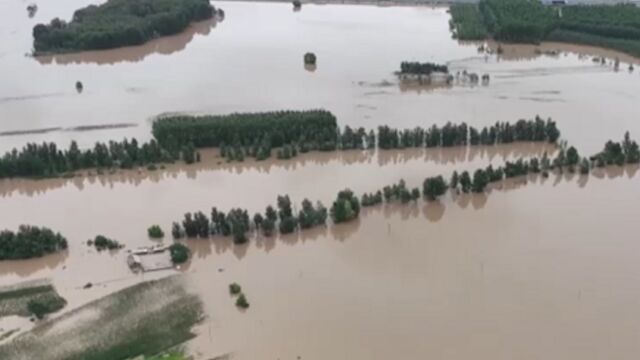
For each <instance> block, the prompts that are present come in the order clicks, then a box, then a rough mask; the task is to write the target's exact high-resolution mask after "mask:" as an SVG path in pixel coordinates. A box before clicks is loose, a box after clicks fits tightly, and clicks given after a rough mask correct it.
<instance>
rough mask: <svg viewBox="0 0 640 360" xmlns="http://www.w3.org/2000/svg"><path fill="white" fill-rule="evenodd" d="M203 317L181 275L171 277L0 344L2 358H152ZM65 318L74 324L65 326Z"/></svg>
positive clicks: (179, 340) (113, 296)
mask: <svg viewBox="0 0 640 360" xmlns="http://www.w3.org/2000/svg"><path fill="white" fill-rule="evenodd" d="M202 316H203V312H202V303H201V302H200V300H199V299H198V297H197V296H195V295H193V294H190V293H188V292H187V291H186V289H185V287H184V284H183V279H182V277H180V276H172V277H168V278H164V279H162V280H156V281H149V282H144V283H141V284H138V285H135V286H132V287H129V288H126V289H124V290H121V291H118V292H116V293H113V294H111V295H108V296H106V297H105V298H102V299H99V300H97V301H93V302H91V303H89V304H86V305H84V306H82V307H80V308H78V309H75V310H73V311H71V312H68V313H66V314H64V315H62V316H60V317H58V318H56V319H53V320H51V321H49V322H47V323H45V324H43V325H42V326H40V327H37V328H34V329H33V330H31V331H29V332H27V333H24V334H21V335H20V336H18V337H16V338H15V339H13V340H12V341H11V342H8V343H6V344H2V345H0V358H1V359H39V358H41V356H42V354H47V359H48V360H113V359H129V358H134V357H137V356H140V355H144V356H148V357H151V356H155V355H156V354H158V353H160V352H162V351H166V350H168V349H172V348H174V347H175V346H177V345H179V344H182V343H184V342H185V341H187V340H189V339H192V338H193V337H194V336H195V334H194V333H193V332H192V331H191V328H192V327H193V326H194V325H195V324H196V323H198V322H199V321H200V320H201V319H202ZM77 319H83V321H76V320H77ZM86 319H89V320H86ZM68 322H73V323H74V326H63V324H64V323H68ZM78 344H82V346H78Z"/></svg>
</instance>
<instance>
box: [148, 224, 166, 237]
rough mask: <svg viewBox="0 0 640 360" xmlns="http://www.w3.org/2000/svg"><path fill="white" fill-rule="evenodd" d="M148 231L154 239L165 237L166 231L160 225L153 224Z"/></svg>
mask: <svg viewBox="0 0 640 360" xmlns="http://www.w3.org/2000/svg"><path fill="white" fill-rule="evenodd" d="M147 233H148V234H149V237H151V238H154V239H161V238H163V237H164V231H162V228H160V226H158V225H152V226H151V227H150V228H149V229H147Z"/></svg>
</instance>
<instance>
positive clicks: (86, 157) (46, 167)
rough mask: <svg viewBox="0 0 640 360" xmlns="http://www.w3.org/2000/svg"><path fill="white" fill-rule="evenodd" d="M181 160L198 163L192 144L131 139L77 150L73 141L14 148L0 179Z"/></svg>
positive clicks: (0, 161)
mask: <svg viewBox="0 0 640 360" xmlns="http://www.w3.org/2000/svg"><path fill="white" fill-rule="evenodd" d="M178 159H182V160H184V161H185V162H186V163H193V162H195V161H197V160H199V155H198V154H197V153H196V150H195V148H194V147H193V145H191V144H187V145H185V146H182V147H181V148H166V147H162V146H160V145H159V144H158V143H157V142H156V141H155V140H151V141H150V142H148V143H144V144H142V145H140V144H139V143H138V141H137V140H136V139H135V138H134V139H131V140H130V141H129V140H127V139H124V140H123V141H122V142H116V141H110V142H109V143H101V142H97V143H96V144H95V145H94V147H93V148H91V149H84V150H82V149H80V148H79V147H78V144H77V143H76V142H75V141H72V142H71V145H69V148H68V149H64V150H63V149H60V148H58V146H57V145H56V144H55V143H42V144H36V143H29V144H27V145H26V146H25V147H23V148H22V149H21V150H18V149H13V150H12V151H10V152H7V153H5V155H4V156H3V157H1V158H0V178H8V177H53V176H60V175H63V174H66V173H69V172H73V171H77V170H80V169H89V168H98V169H105V168H122V169H131V168H133V167H136V166H147V165H150V164H158V163H169V162H173V161H175V160H178Z"/></svg>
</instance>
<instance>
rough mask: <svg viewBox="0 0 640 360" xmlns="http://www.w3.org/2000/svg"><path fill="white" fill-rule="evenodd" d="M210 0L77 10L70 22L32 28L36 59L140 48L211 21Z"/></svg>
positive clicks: (131, 0)
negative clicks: (69, 53) (84, 52)
mask: <svg viewBox="0 0 640 360" xmlns="http://www.w3.org/2000/svg"><path fill="white" fill-rule="evenodd" d="M215 13H216V12H215V9H214V8H213V6H211V5H210V4H209V1H208V0H109V1H107V2H106V3H104V4H101V5H90V6H87V7H85V8H82V9H79V10H77V11H76V12H75V13H74V14H73V18H72V20H71V22H69V23H67V22H65V21H64V20H60V19H58V18H55V19H53V20H52V21H51V22H50V23H49V24H37V25H36V26H35V27H34V28H33V39H34V41H33V47H34V53H35V54H36V55H40V54H46V53H64V52H73V51H82V50H102V49H112V48H117V47H122V46H131V45H140V44H143V43H145V42H147V41H149V40H151V39H153V38H156V37H158V36H167V35H173V34H177V33H179V32H181V31H182V30H184V29H185V28H187V26H189V24H190V23H191V22H194V21H199V20H205V19H209V18H211V17H212V16H213V15H214V14H215Z"/></svg>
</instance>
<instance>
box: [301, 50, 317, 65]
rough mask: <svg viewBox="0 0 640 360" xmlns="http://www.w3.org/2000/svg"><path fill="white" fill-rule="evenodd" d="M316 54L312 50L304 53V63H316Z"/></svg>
mask: <svg viewBox="0 0 640 360" xmlns="http://www.w3.org/2000/svg"><path fill="white" fill-rule="evenodd" d="M316 60H317V58H316V54H314V53H312V52H308V53H306V54H304V63H305V65H315V64H316Z"/></svg>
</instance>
